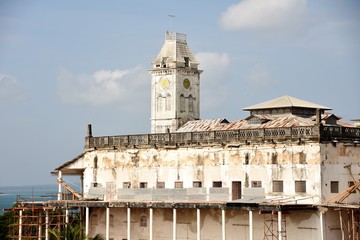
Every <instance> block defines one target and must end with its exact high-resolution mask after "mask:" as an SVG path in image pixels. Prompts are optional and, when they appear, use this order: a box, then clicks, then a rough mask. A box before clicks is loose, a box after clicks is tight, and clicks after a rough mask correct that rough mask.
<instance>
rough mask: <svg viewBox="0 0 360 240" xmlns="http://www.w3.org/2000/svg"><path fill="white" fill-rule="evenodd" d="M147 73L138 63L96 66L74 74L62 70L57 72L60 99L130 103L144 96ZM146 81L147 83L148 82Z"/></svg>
mask: <svg viewBox="0 0 360 240" xmlns="http://www.w3.org/2000/svg"><path fill="white" fill-rule="evenodd" d="M147 83H150V75H149V74H148V73H147V71H146V70H145V69H143V68H141V67H136V68H133V69H125V70H113V71H111V70H99V71H96V72H94V73H93V74H80V75H76V74H73V73H71V72H70V71H68V70H62V71H61V73H60V74H59V76H58V95H59V97H60V99H61V101H62V102H64V103H68V104H83V105H90V106H105V105H114V104H116V105H121V104H123V105H124V106H125V105H126V106H131V105H132V104H133V103H134V102H136V101H137V100H139V99H141V98H142V97H144V96H148V95H149V94H147V92H146V91H149V93H150V90H149V89H147V88H148V87H149V86H150V84H147ZM147 85H149V86H147Z"/></svg>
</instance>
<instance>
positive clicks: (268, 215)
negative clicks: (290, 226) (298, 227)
mask: <svg viewBox="0 0 360 240" xmlns="http://www.w3.org/2000/svg"><path fill="white" fill-rule="evenodd" d="M261 214H264V238H263V240H276V239H279V237H280V236H281V239H282V240H286V239H287V237H286V215H285V214H282V215H283V217H282V218H281V232H279V225H278V224H279V221H278V214H277V212H275V211H272V212H261Z"/></svg>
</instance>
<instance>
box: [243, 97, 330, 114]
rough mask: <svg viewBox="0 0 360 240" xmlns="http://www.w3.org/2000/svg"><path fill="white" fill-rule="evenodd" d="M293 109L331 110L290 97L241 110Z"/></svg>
mask: <svg viewBox="0 0 360 240" xmlns="http://www.w3.org/2000/svg"><path fill="white" fill-rule="evenodd" d="M293 107H298V108H312V109H322V110H331V108H329V107H326V106H323V105H319V104H316V103H312V102H308V101H305V100H302V99H299V98H295V97H291V96H282V97H279V98H275V99H273V100H269V101H266V102H262V103H259V104H255V105H252V106H249V107H246V108H244V109H243V110H245V111H251V110H259V109H274V108H293Z"/></svg>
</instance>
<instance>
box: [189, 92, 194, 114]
mask: <svg viewBox="0 0 360 240" xmlns="http://www.w3.org/2000/svg"><path fill="white" fill-rule="evenodd" d="M189 112H194V98H193V96H192V95H190V96H189Z"/></svg>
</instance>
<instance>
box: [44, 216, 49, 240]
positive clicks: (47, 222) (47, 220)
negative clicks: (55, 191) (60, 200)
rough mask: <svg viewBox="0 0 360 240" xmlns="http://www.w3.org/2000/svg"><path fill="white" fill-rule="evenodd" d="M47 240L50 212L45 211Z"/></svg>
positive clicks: (46, 239) (47, 239) (46, 237)
mask: <svg viewBox="0 0 360 240" xmlns="http://www.w3.org/2000/svg"><path fill="white" fill-rule="evenodd" d="M45 240H49V210H46V211H45Z"/></svg>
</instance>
